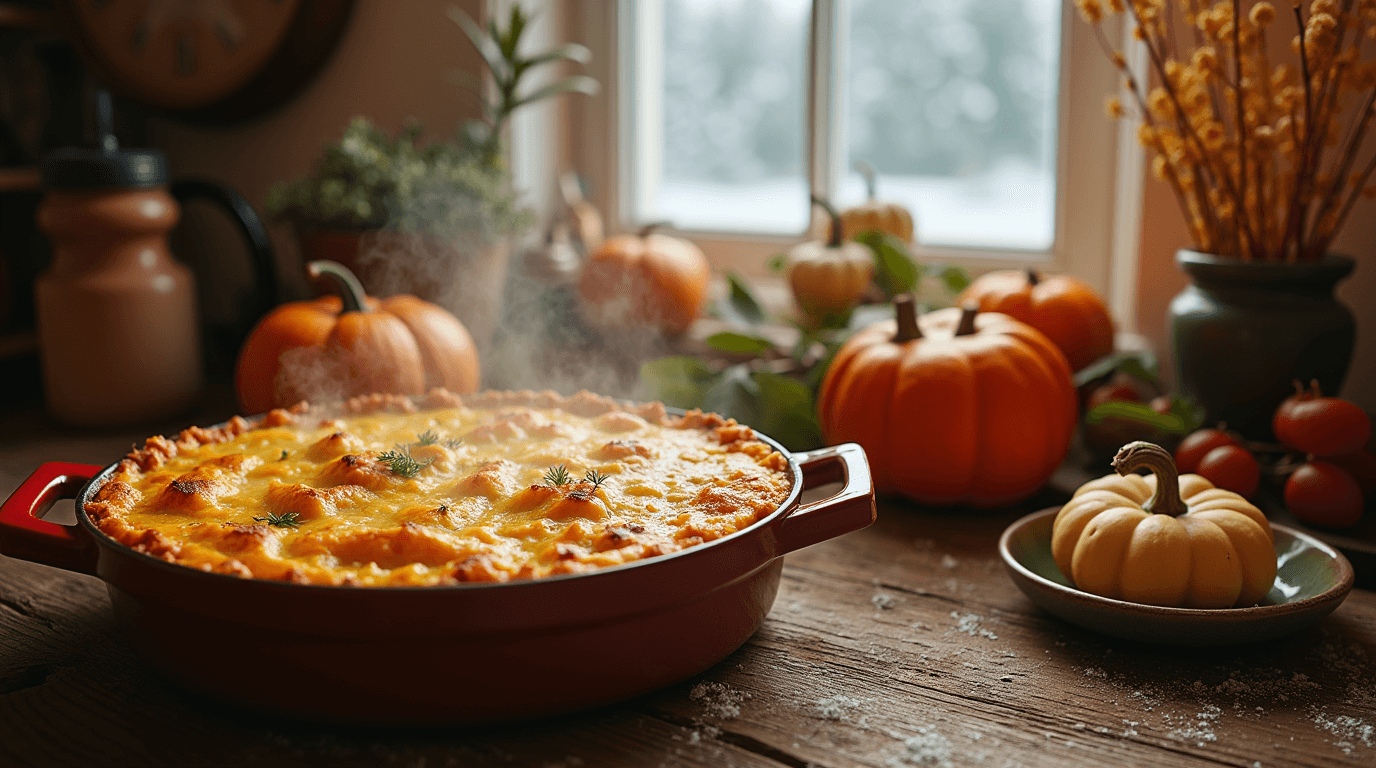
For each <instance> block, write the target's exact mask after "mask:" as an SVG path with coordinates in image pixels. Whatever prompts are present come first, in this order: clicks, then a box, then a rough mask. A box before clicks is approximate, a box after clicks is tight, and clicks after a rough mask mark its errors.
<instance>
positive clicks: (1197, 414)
mask: <svg viewBox="0 0 1376 768" xmlns="http://www.w3.org/2000/svg"><path fill="white" fill-rule="evenodd" d="M1171 413H1172V414H1174V415H1175V416H1178V417H1179V418H1180V420H1181V422H1183V423H1184V424H1185V433H1186V434H1188V433H1190V432H1193V431H1195V430H1196V429H1199V428H1200V427H1202V426H1204V408H1203V406H1200V405H1197V404H1195V402H1194V401H1192V400H1190V399H1189V398H1187V397H1181V396H1180V395H1171Z"/></svg>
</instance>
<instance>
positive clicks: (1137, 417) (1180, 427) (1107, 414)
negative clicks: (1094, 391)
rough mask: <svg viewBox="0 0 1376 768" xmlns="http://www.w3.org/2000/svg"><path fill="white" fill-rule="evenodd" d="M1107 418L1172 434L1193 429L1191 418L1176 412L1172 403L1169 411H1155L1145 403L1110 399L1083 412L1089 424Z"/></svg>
mask: <svg viewBox="0 0 1376 768" xmlns="http://www.w3.org/2000/svg"><path fill="white" fill-rule="evenodd" d="M1108 419H1122V420H1125V421H1131V422H1136V423H1139V424H1146V425H1149V426H1152V427H1155V428H1156V429H1159V430H1161V431H1162V432H1167V433H1169V434H1172V435H1185V434H1189V433H1190V432H1193V431H1194V426H1192V421H1193V420H1192V419H1190V418H1187V417H1185V416H1182V415H1181V414H1179V413H1176V412H1175V408H1174V404H1172V408H1171V412H1170V413H1157V412H1156V411H1155V410H1153V409H1152V407H1151V406H1149V405H1147V404H1146V403H1133V402H1129V401H1126V400H1110V401H1109V402H1107V403H1100V404H1099V405H1096V406H1094V407H1093V408H1091V409H1089V412H1088V413H1086V414H1085V423H1086V424H1089V425H1096V424H1101V423H1103V422H1104V421H1105V420H1108Z"/></svg>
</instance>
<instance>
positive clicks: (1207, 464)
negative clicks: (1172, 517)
mask: <svg viewBox="0 0 1376 768" xmlns="http://www.w3.org/2000/svg"><path fill="white" fill-rule="evenodd" d="M1195 471H1196V472H1198V473H1199V474H1201V475H1203V476H1204V478H1205V479H1206V480H1208V481H1209V482H1211V483H1213V484H1214V485H1216V486H1218V487H1219V488H1223V489H1225V490H1229V491H1232V492H1233V493H1236V494H1238V495H1240V496H1243V497H1246V498H1251V496H1252V494H1254V493H1256V492H1257V483H1260V482H1261V467H1259V466H1257V458H1256V457H1255V456H1253V455H1252V452H1251V451H1249V450H1247V449H1246V448H1243V447H1242V446H1240V445H1220V446H1218V447H1217V448H1214V449H1213V450H1211V451H1209V452H1208V453H1206V454H1204V458H1202V459H1200V460H1199V466H1198V467H1196V468H1195Z"/></svg>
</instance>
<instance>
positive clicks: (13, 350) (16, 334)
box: [0, 331, 38, 360]
mask: <svg viewBox="0 0 1376 768" xmlns="http://www.w3.org/2000/svg"><path fill="white" fill-rule="evenodd" d="M37 351H38V334H36V333H34V332H33V331H13V332H10V333H0V360H8V359H9V358H11V357H19V356H21V355H28V354H32V353H34V352H37Z"/></svg>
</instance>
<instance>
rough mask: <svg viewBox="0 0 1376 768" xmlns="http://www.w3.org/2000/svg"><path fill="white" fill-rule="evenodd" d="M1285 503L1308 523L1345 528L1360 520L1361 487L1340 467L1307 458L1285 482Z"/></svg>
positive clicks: (1292, 511) (1293, 512)
mask: <svg viewBox="0 0 1376 768" xmlns="http://www.w3.org/2000/svg"><path fill="white" fill-rule="evenodd" d="M1285 506H1287V507H1289V508H1290V512H1291V513H1292V514H1294V516H1295V517H1298V518H1299V519H1301V520H1303V521H1304V522H1306V523H1309V524H1310V525H1319V526H1323V527H1324V528H1347V527H1348V526H1352V525H1356V524H1357V521H1358V520H1361V519H1362V489H1361V488H1359V487H1358V486H1357V481H1356V480H1355V479H1354V478H1353V477H1352V475H1349V474H1348V473H1347V472H1346V471H1344V470H1343V469H1342V468H1341V467H1338V466H1336V465H1333V464H1329V463H1328V462H1326V461H1311V462H1309V463H1308V464H1304V465H1302V466H1300V468H1299V469H1297V470H1295V471H1294V473H1292V474H1291V475H1290V479H1289V480H1287V481H1286V482H1285Z"/></svg>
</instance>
